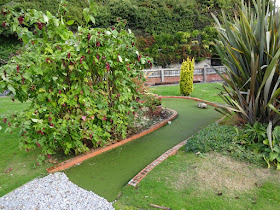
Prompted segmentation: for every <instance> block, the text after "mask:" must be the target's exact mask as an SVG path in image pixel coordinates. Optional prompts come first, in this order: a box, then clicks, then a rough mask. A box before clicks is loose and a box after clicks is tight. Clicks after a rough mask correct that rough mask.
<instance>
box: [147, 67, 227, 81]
mask: <svg viewBox="0 0 280 210" xmlns="http://www.w3.org/2000/svg"><path fill="white" fill-rule="evenodd" d="M214 69H216V70H217V71H219V72H220V73H224V72H225V71H226V67H225V66H205V67H203V68H195V69H194V76H197V75H203V81H206V78H207V75H209V74H217V73H216V71H215V70H214ZM143 71H145V73H146V75H148V78H161V82H164V78H165V77H179V76H180V72H181V69H180V68H179V67H177V68H165V69H162V68H161V69H160V68H159V69H157V68H155V69H145V70H143Z"/></svg>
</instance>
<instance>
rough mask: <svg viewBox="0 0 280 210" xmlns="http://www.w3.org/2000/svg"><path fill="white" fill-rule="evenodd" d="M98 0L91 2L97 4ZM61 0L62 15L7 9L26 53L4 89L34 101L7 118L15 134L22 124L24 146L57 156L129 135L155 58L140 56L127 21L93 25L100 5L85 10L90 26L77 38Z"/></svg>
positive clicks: (5, 74)
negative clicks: (142, 85)
mask: <svg viewBox="0 0 280 210" xmlns="http://www.w3.org/2000/svg"><path fill="white" fill-rule="evenodd" d="M89 3H91V1H89ZM66 12H67V7H66V6H65V2H64V1H61V3H60V6H59V10H58V13H57V16H54V15H52V14H51V13H49V12H46V14H44V13H43V12H40V11H37V10H34V9H31V10H28V11H27V12H26V11H23V10H21V11H19V12H17V11H14V10H10V9H8V8H3V9H2V12H1V14H2V16H3V17H4V18H6V20H5V24H4V25H2V27H4V29H5V30H10V31H12V32H14V33H17V35H18V37H19V38H20V39H22V41H23V42H24V44H25V50H24V51H23V52H22V54H20V55H19V56H15V57H13V58H12V59H11V60H10V61H9V62H8V64H7V65H4V66H2V67H1V70H0V75H1V80H0V92H3V91H4V90H7V89H9V90H10V91H11V93H13V100H14V99H16V100H19V101H21V102H25V101H30V102H31V106H30V107H29V108H28V109H27V110H26V111H24V112H23V113H21V114H18V115H13V116H12V117H11V118H9V119H8V118H5V119H4V123H7V124H8V128H7V129H6V131H7V132H10V131H12V129H13V128H17V127H18V128H19V129H20V134H21V135H22V137H21V142H20V147H21V148H23V149H25V150H26V151H29V150H34V149H40V150H41V153H42V156H41V157H40V159H39V163H41V162H43V161H44V160H45V157H46V156H47V157H48V158H50V157H51V155H53V154H55V153H56V150H57V149H59V148H61V149H63V150H64V153H65V154H66V155H67V154H69V153H75V154H79V153H82V152H85V151H87V150H88V148H89V147H98V146H102V145H104V144H106V143H108V141H112V140H120V139H123V138H125V136H126V132H127V125H128V123H129V118H133V117H134V114H135V110H137V109H139V108H141V107H142V106H143V101H142V98H141V97H142V95H141V93H140V92H139V91H138V89H137V88H138V87H137V85H136V83H135V81H134V80H135V79H137V80H138V81H140V83H141V81H144V77H143V75H142V71H139V70H141V69H143V68H144V67H147V66H145V65H148V66H150V64H151V62H150V61H149V60H148V59H147V58H145V57H144V56H142V55H141V54H139V52H138V51H137V49H136V48H135V46H134V42H135V37H134V35H133V34H132V33H131V32H130V31H127V30H125V29H124V28H123V27H124V22H123V21H121V20H119V23H118V24H117V26H116V27H112V28H108V29H104V28H102V29H101V28H91V23H93V22H94V21H95V19H94V17H93V15H94V14H95V8H94V7H93V5H91V6H90V8H85V9H84V11H83V18H84V21H85V25H84V27H79V28H78V32H77V33H76V34H75V35H73V33H72V31H71V30H70V29H69V27H68V25H71V24H73V21H71V20H70V21H68V22H64V19H63V14H64V13H66Z"/></svg>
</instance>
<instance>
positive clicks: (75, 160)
mask: <svg viewBox="0 0 280 210" xmlns="http://www.w3.org/2000/svg"><path fill="white" fill-rule="evenodd" d="M166 109H167V110H169V111H171V112H173V114H172V115H171V116H170V117H169V118H168V119H165V120H163V121H161V122H159V123H157V124H155V125H153V126H151V127H150V128H149V129H148V130H145V131H143V132H141V133H138V134H136V135H133V136H131V137H129V138H127V139H125V140H122V141H120V142H113V143H111V144H109V145H106V146H105V147H102V148H97V149H94V150H91V151H89V152H86V153H84V154H81V155H78V156H76V157H73V158H70V159H68V160H66V161H64V162H61V163H59V164H57V165H55V166H52V167H50V168H48V169H46V170H47V172H49V173H54V172H57V171H61V170H65V169H67V168H70V167H72V166H74V165H77V164H79V163H81V162H83V161H84V160H87V159H89V158H92V157H94V156H96V155H99V154H101V153H103V152H106V151H108V150H111V149H113V148H116V147H118V146H121V145H123V144H126V143H128V142H130V141H132V140H135V139H138V138H140V137H142V136H144V135H146V134H148V133H151V132H153V131H155V130H157V129H159V128H161V127H162V126H164V125H165V124H167V123H168V121H171V120H173V119H174V118H176V117H177V115H178V114H177V112H176V111H175V110H172V109H168V108H166Z"/></svg>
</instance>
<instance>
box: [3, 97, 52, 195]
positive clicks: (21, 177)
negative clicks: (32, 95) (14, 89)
mask: <svg viewBox="0 0 280 210" xmlns="http://www.w3.org/2000/svg"><path fill="white" fill-rule="evenodd" d="M29 105H30V104H29V103H20V102H14V103H13V102H12V100H11V99H10V98H6V97H0V126H2V127H3V128H2V130H0V160H1V161H0V197H1V196H3V195H5V194H6V193H8V192H10V191H12V190H14V189H15V188H17V187H19V186H21V185H23V184H25V183H26V182H28V181H31V180H32V179H34V178H35V177H38V176H40V175H46V170H45V169H46V168H48V167H50V166H51V165H52V164H50V163H46V164H44V165H43V166H37V165H36V162H37V161H36V159H37V155H39V153H40V151H34V152H33V151H30V152H26V151H23V150H19V148H18V143H19V137H20V136H19V134H18V133H17V131H14V132H13V133H12V134H10V133H5V129H6V126H7V125H6V124H4V123H3V118H4V117H6V116H8V115H10V114H12V113H15V112H21V111H23V110H24V109H25V108H27V107H28V106H29Z"/></svg>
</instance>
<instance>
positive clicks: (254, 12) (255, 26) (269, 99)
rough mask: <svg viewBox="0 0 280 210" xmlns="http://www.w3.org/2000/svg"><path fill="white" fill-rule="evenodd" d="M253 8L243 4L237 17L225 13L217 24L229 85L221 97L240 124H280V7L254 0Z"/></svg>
mask: <svg viewBox="0 0 280 210" xmlns="http://www.w3.org/2000/svg"><path fill="white" fill-rule="evenodd" d="M253 2H254V5H253V7H254V8H253V9H252V8H251V7H249V6H248V5H241V8H240V10H239V13H238V14H237V15H235V17H234V18H230V17H227V15H226V14H225V13H223V14H224V15H223V16H224V19H223V21H222V22H221V23H220V22H219V21H218V19H217V18H215V17H214V18H215V20H216V28H217V30H218V34H219V41H217V45H216V48H217V51H218V52H219V55H220V57H221V59H222V62H223V63H224V65H226V66H227V67H228V68H227V71H226V74H227V75H226V76H224V75H221V77H222V78H223V79H224V81H225V83H226V85H224V86H223V93H222V94H221V97H222V98H223V100H224V101H225V103H226V104H227V106H224V107H222V108H221V111H222V112H223V113H227V114H229V115H231V116H233V119H235V120H237V121H238V122H239V123H240V124H246V123H249V124H251V125H253V124H254V123H255V122H260V123H262V124H271V125H272V126H270V127H269V128H270V138H271V130H272V128H273V127H274V126H276V125H277V124H279V121H280V113H279V106H280V102H279V100H278V98H279V95H280V88H279V58H280V45H278V42H277V41H276V40H280V22H279V15H280V13H279V10H278V9H277V8H276V7H275V6H274V5H273V2H271V3H270V6H269V7H266V1H265V0H257V2H256V1H255V0H254V1H253Z"/></svg>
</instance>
